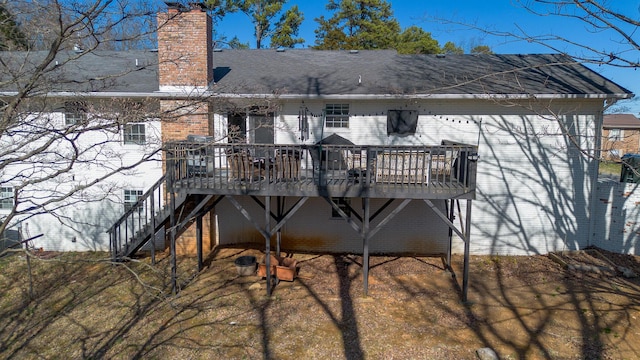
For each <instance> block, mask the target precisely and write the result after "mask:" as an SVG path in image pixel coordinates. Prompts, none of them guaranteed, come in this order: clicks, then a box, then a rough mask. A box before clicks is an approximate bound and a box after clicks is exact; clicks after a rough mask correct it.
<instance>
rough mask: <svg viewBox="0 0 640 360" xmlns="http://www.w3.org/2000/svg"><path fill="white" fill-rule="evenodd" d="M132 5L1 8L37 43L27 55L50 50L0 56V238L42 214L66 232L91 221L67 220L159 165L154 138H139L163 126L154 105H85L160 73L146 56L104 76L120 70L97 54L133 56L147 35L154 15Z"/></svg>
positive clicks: (52, 2) (99, 1) (108, 101)
mask: <svg viewBox="0 0 640 360" xmlns="http://www.w3.org/2000/svg"><path fill="white" fill-rule="evenodd" d="M131 4H133V3H129V2H127V1H112V0H96V1H91V2H83V1H65V0H46V1H37V2H34V1H14V2H11V3H10V4H9V3H8V2H7V3H6V4H5V5H6V6H7V7H8V9H10V10H11V13H12V14H13V16H14V17H15V19H16V23H17V24H18V26H20V31H22V32H24V33H25V34H27V37H28V38H29V39H32V41H34V42H33V43H31V44H30V45H31V46H30V47H33V48H36V49H46V50H42V51H28V52H26V51H25V52H0V74H1V75H0V100H1V101H2V102H1V103H0V187H1V188H2V190H3V192H2V196H1V199H0V201H1V202H2V209H3V211H2V213H0V235H2V233H3V232H4V231H5V230H6V229H7V227H8V226H9V224H10V223H12V221H15V220H20V221H23V220H25V219H28V218H30V217H33V216H36V215H39V214H44V213H46V214H49V215H52V216H55V217H56V218H57V219H58V220H59V221H60V222H61V223H63V224H65V225H69V226H73V225H74V224H78V223H79V222H84V221H93V220H90V219H77V218H74V217H73V215H70V213H69V212H65V211H63V210H64V209H68V208H73V207H74V206H75V205H77V204H81V203H87V202H92V201H97V200H103V199H105V198H108V197H109V195H111V194H113V193H114V191H116V190H118V191H121V188H120V187H119V186H120V184H119V183H118V181H116V180H115V178H116V175H118V174H129V175H132V174H135V171H136V170H135V169H136V166H138V165H139V164H142V163H145V162H149V161H159V160H160V156H159V149H160V135H159V132H158V133H154V131H153V130H152V128H150V129H151V131H150V132H147V133H146V134H140V133H138V132H136V131H135V126H136V124H141V123H148V124H152V121H157V120H158V119H159V118H166V117H167V114H162V113H161V112H160V110H159V109H160V107H159V106H158V102H157V101H154V100H153V99H143V98H118V97H105V96H100V97H95V96H92V95H91V94H92V93H100V92H101V91H106V90H109V89H114V88H115V86H117V84H118V83H119V82H120V81H121V79H126V78H127V77H128V76H130V75H131V74H134V73H135V74H141V73H145V72H146V73H147V74H155V73H156V70H155V68H154V67H156V66H157V56H155V55H154V54H150V55H147V56H146V57H145V56H143V55H144V54H142V53H143V52H140V58H139V59H135V65H134V64H133V59H131V63H132V66H129V67H124V66H123V67H119V68H117V69H115V70H114V68H110V69H102V68H101V67H108V66H106V64H108V63H109V62H112V63H117V61H118V59H115V58H113V57H106V56H107V55H105V53H103V52H101V51H102V50H101V49H129V48H131V47H139V46H140V45H139V44H145V43H146V42H147V41H148V40H149V39H150V36H151V35H152V31H151V28H150V27H149V24H151V23H153V22H154V21H155V20H154V17H155V13H156V10H154V9H153V8H152V6H151V5H150V4H143V3H142V2H137V3H136V4H135V6H131ZM42 14H46V15H42ZM36 15H41V17H40V20H41V21H37V20H38V17H36ZM130 24H136V25H137V27H135V28H131V27H129V26H128V25H130ZM123 29H126V30H123ZM131 29H134V30H135V31H133V32H132V31H131ZM153 31H155V26H154V27H153ZM32 35H33V36H32ZM92 57H93V58H92ZM87 64H94V67H91V66H88V65H87ZM100 64H102V65H100ZM86 75H90V76H86ZM145 136H146V137H145ZM123 142H124V143H127V142H129V143H132V144H139V145H140V148H139V150H140V151H138V152H136V154H137V155H135V156H134V155H131V153H130V152H128V151H127V152H125V151H124V150H123V149H122V146H121V145H122V143H123ZM143 143H144V145H142V144H143Z"/></svg>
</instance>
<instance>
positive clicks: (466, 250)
mask: <svg viewBox="0 0 640 360" xmlns="http://www.w3.org/2000/svg"><path fill="white" fill-rule="evenodd" d="M465 225H466V227H465V231H464V237H465V239H464V269H463V270H462V302H467V292H468V290H469V247H470V243H471V200H467V222H466V224H465Z"/></svg>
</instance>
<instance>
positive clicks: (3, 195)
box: [0, 186, 13, 210]
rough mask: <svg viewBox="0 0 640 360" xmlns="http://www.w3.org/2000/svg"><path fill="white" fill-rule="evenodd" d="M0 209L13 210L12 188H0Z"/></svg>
mask: <svg viewBox="0 0 640 360" xmlns="http://www.w3.org/2000/svg"><path fill="white" fill-rule="evenodd" d="M0 209H9V210H10V209H13V187H11V186H2V187H0Z"/></svg>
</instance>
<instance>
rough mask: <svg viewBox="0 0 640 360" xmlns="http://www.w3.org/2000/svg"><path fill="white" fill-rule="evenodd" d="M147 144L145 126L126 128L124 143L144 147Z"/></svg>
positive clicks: (131, 125)
mask: <svg viewBox="0 0 640 360" xmlns="http://www.w3.org/2000/svg"><path fill="white" fill-rule="evenodd" d="M146 142H147V137H146V132H145V126H144V124H127V125H125V126H124V143H125V144H137V145H144V144H146Z"/></svg>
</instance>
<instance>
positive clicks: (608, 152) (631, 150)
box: [602, 114, 640, 160]
mask: <svg viewBox="0 0 640 360" xmlns="http://www.w3.org/2000/svg"><path fill="white" fill-rule="evenodd" d="M602 149H603V152H602V156H603V158H605V159H607V160H620V158H621V157H622V156H623V155H624V154H637V153H639V152H640V119H638V118H637V117H635V116H634V115H633V114H605V115H604V122H603V125H602Z"/></svg>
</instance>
